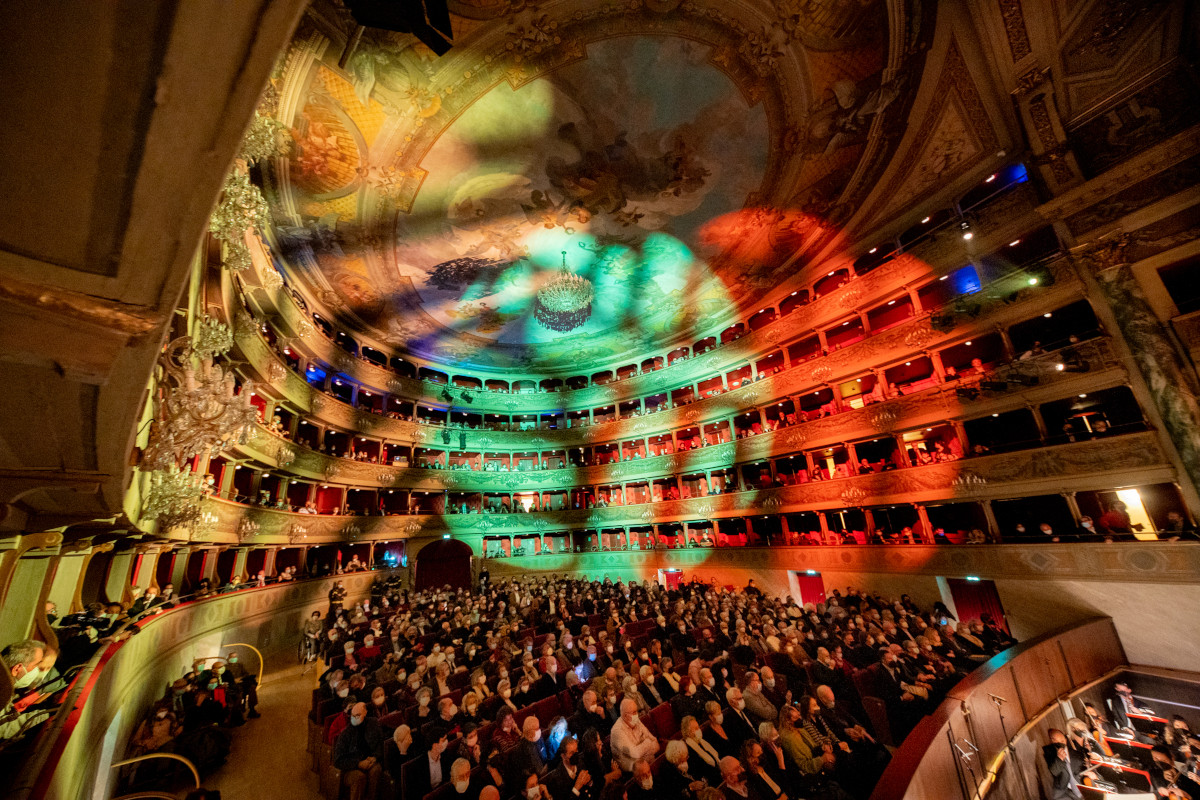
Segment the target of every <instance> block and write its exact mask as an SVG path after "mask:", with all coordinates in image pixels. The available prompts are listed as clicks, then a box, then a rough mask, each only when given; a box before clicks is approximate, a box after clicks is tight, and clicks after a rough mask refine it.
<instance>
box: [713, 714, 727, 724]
mask: <svg viewBox="0 0 1200 800" xmlns="http://www.w3.org/2000/svg"><path fill="white" fill-rule="evenodd" d="M713 722H715V723H717V724H718V725H724V724H725V715H724V714H717V715H716V716H715V717H713Z"/></svg>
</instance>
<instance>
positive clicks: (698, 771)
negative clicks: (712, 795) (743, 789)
mask: <svg viewBox="0 0 1200 800" xmlns="http://www.w3.org/2000/svg"><path fill="white" fill-rule="evenodd" d="M679 733H680V735H681V736H682V737H683V744H684V746H685V747H687V749H688V756H687V763H688V773H689V774H690V775H693V776H694V777H696V778H697V779H702V780H706V781H708V784H709V785H710V786H716V785H717V784H718V783H720V782H721V767H720V764H721V754H720V753H718V752H717V749H716V748H715V747H713V746H712V745H711V744H710V743H709V742H707V741H706V740H705V739H704V734H703V733H702V732H701V730H700V723H699V722H698V721H697V720H696V718H695V717H693V716H686V717H684V718H683V719H681V720H680V722H679Z"/></svg>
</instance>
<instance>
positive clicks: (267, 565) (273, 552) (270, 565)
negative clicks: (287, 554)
mask: <svg viewBox="0 0 1200 800" xmlns="http://www.w3.org/2000/svg"><path fill="white" fill-rule="evenodd" d="M371 547H372V549H374V547H375V543H374V542H372V543H371ZM266 550H267V555H266V558H264V559H263V571H264V572H265V573H266V575H267V577H268V578H274V577H275V575H276V570H275V558H276V556H278V555H279V548H278V547H268V548H266Z"/></svg>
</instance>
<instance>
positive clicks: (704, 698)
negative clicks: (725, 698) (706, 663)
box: [696, 667, 722, 706]
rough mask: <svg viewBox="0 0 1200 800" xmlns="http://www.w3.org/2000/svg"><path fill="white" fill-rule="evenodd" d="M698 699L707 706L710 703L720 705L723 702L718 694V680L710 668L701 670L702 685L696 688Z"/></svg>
mask: <svg viewBox="0 0 1200 800" xmlns="http://www.w3.org/2000/svg"><path fill="white" fill-rule="evenodd" d="M696 697H697V699H698V700H699V702H701V703H704V705H706V706H707V705H708V704H709V703H717V704H718V705H720V704H721V702H722V697H721V695H720V694H718V693H717V679H716V677H715V676H714V675H713V673H712V670H711V669H709V668H708V667H703V668H702V669H701V670H700V685H699V686H697V687H696Z"/></svg>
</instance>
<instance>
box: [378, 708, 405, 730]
mask: <svg viewBox="0 0 1200 800" xmlns="http://www.w3.org/2000/svg"><path fill="white" fill-rule="evenodd" d="M404 719H405V717H404V712H403V711H393V712H392V713H390V714H385V715H383V716H382V717H380V719H379V724H380V725H382V726H383V727H385V728H387V729H388V730H392V731H394V730H396V728H399V727H400V726H401V725H403V724H404Z"/></svg>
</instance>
